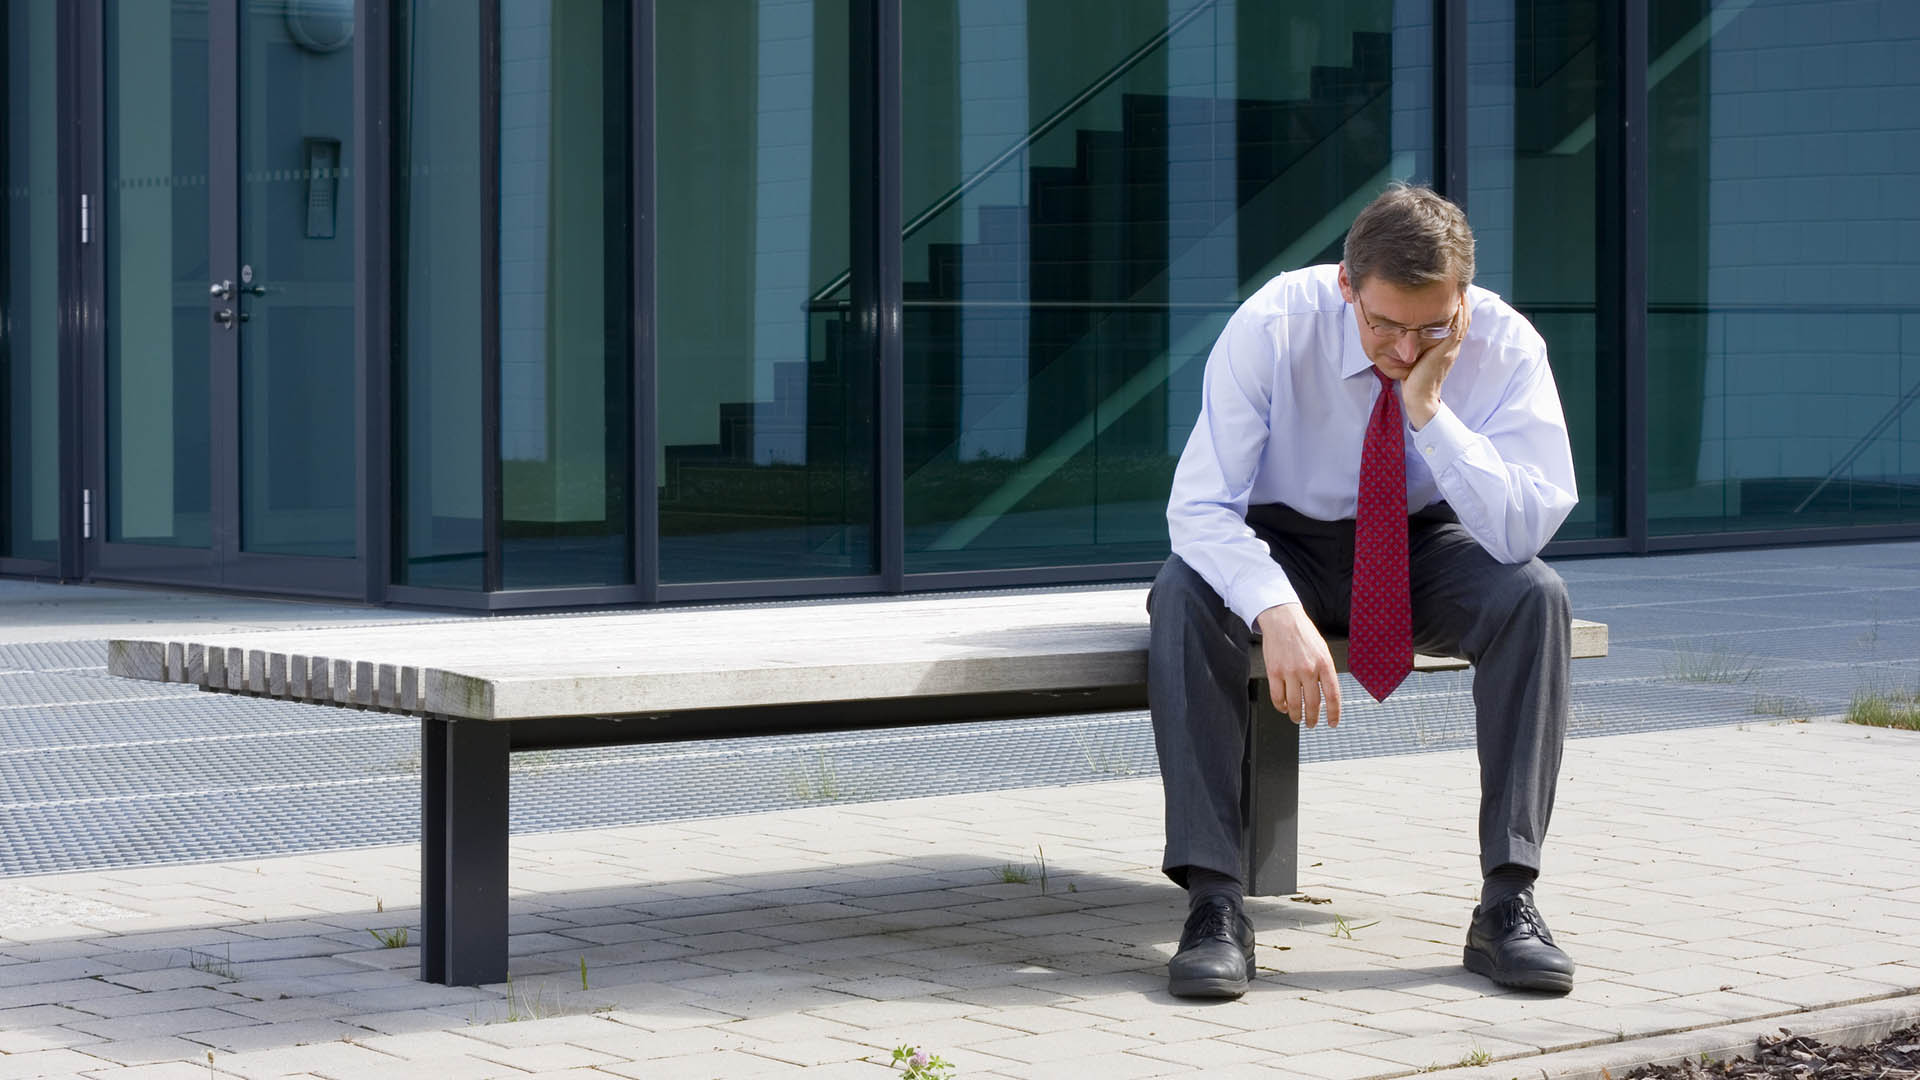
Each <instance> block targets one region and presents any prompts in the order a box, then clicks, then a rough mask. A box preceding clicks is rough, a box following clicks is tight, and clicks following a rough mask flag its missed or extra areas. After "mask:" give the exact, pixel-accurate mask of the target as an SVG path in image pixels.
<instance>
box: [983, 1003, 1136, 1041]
mask: <svg viewBox="0 0 1920 1080" xmlns="http://www.w3.org/2000/svg"><path fill="white" fill-rule="evenodd" d="M967 1017H968V1018H969V1019H973V1020H978V1021H980V1022H982V1023H989V1024H993V1025H995V1026H998V1027H1003V1028H1011V1029H1013V1030H1014V1031H1016V1032H1024V1033H1026V1034H1028V1035H1044V1034H1047V1033H1049V1032H1054V1031H1080V1030H1086V1029H1089V1028H1097V1027H1102V1026H1104V1025H1106V1024H1109V1023H1111V1022H1112V1021H1111V1019H1110V1018H1108V1017H1103V1016H1096V1015H1094V1014H1092V1013H1087V1012H1080V1011H1077V1010H1075V1009H1072V1008H1069V1007H1065V1006H1026V1007H1015V1008H994V1009H982V1010H978V1011H974V1012H969V1013H968V1014H967Z"/></svg>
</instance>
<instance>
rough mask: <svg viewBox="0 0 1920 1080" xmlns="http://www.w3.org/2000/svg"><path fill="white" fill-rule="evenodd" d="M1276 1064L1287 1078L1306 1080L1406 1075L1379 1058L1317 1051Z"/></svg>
mask: <svg viewBox="0 0 1920 1080" xmlns="http://www.w3.org/2000/svg"><path fill="white" fill-rule="evenodd" d="M1276 1064H1277V1065H1278V1066H1280V1067H1282V1068H1284V1069H1285V1071H1286V1073H1287V1074H1291V1075H1294V1076H1300V1077H1307V1078H1309V1080H1366V1078H1368V1077H1375V1076H1393V1075H1399V1074H1403V1073H1406V1072H1408V1071H1409V1070H1408V1069H1406V1068H1405V1067H1404V1066H1401V1065H1397V1064H1394V1063H1392V1062H1389V1061H1386V1060H1384V1059H1382V1058H1376V1057H1367V1056H1365V1055H1363V1054H1356V1053H1354V1052H1353V1051H1351V1050H1317V1051H1313V1052H1311V1053H1306V1054H1295V1055H1291V1056H1289V1057H1287V1058H1286V1059H1285V1060H1284V1061H1282V1062H1278V1063H1276ZM1276 1075H1279V1074H1276Z"/></svg>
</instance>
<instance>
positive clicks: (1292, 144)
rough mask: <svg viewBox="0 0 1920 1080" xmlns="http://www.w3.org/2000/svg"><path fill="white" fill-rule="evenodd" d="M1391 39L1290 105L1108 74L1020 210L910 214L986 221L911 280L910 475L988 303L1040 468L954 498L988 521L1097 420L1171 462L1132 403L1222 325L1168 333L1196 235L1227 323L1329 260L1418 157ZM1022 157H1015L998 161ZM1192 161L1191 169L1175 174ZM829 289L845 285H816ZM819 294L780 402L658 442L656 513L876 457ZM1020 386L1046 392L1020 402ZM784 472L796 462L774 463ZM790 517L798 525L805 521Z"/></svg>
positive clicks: (859, 382) (941, 442)
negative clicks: (1062, 154)
mask: <svg viewBox="0 0 1920 1080" xmlns="http://www.w3.org/2000/svg"><path fill="white" fill-rule="evenodd" d="M1391 47H1392V38H1391V35H1389V34H1384V33H1356V34H1355V35H1353V54H1352V62H1351V64H1350V65H1349V66H1346V67H1331V66H1323V67H1316V68H1315V69H1314V70H1313V72H1312V73H1311V78H1310V83H1309V85H1310V95H1309V96H1308V97H1307V98H1306V99H1303V100H1298V101H1267V100H1251V99H1241V100H1233V99H1214V98H1203V97H1189V96H1180V95H1165V94H1140V93H1127V94H1124V95H1122V94H1119V93H1118V91H1117V88H1116V89H1115V91H1113V97H1108V98H1107V99H1106V100H1109V101H1111V100H1113V99H1114V97H1117V99H1118V103H1119V109H1118V114H1119V116H1120V117H1121V120H1122V123H1121V127H1120V130H1117V131H1116V130H1102V129H1085V128H1083V129H1078V130H1073V131H1072V132H1071V134H1072V143H1071V145H1072V146H1073V148H1074V153H1073V160H1072V163H1071V164H1060V165H1033V166H1031V167H1030V168H1029V169H1028V171H1027V203H1026V205H974V204H971V203H969V202H967V201H965V200H962V199H956V198H952V197H951V196H950V197H949V199H950V202H949V205H947V206H945V207H944V209H942V210H941V211H940V212H939V213H936V214H934V215H932V216H931V217H925V216H923V219H921V220H917V223H916V226H915V228H916V229H917V228H918V227H920V226H925V225H932V224H934V223H937V222H942V221H943V220H944V221H945V222H946V224H947V228H946V229H945V231H946V232H947V233H948V234H952V233H966V232H969V231H971V232H972V233H973V238H972V239H971V240H968V241H966V242H945V241H936V242H933V243H930V244H928V245H927V246H926V259H927V262H926V268H925V277H924V279H922V280H918V281H915V280H909V281H907V282H905V283H904V290H903V293H904V300H905V306H906V328H905V329H906V333H905V337H906V347H907V350H908V354H907V357H906V363H905V367H906V375H907V379H908V383H907V386H906V401H907V409H908V415H907V416H906V417H905V429H906V430H905V458H906V462H907V467H908V470H909V472H910V474H911V473H914V472H916V471H924V470H927V469H929V468H933V469H939V468H941V467H942V466H943V465H945V464H949V463H953V462H955V461H957V460H958V458H959V456H960V447H961V444H962V440H963V439H964V438H965V436H966V434H967V431H966V430H965V429H966V426H967V424H968V422H969V421H968V420H966V419H963V416H962V395H963V394H964V393H965V392H966V390H967V388H966V386H965V385H964V381H965V380H964V378H963V372H962V370H961V365H962V357H961V355H960V352H961V350H962V349H963V348H977V347H979V343H980V342H981V341H982V340H983V339H986V340H991V338H992V335H991V333H990V332H989V333H985V334H983V332H982V325H983V321H984V322H985V323H987V324H990V323H991V321H992V313H993V312H995V311H1004V312H1006V313H1007V314H1008V315H1009V316H1010V317H1011V318H1010V322H1009V324H1010V325H1011V326H1017V327H1018V331H1017V332H1018V333H1019V335H1020V340H1019V341H1018V342H1014V343H1011V344H1012V345H1014V346H1015V347H1016V349H1017V353H1018V354H1021V355H1024V359H1025V364H1026V370H1025V372H1024V381H1025V382H1026V384H1027V386H1028V387H1029V393H1028V394H1027V395H1024V396H1022V397H1021V399H1020V401H1021V405H1020V407H1019V410H1018V411H1019V412H1020V414H1021V415H1019V416H1017V417H1011V418H1008V417H1001V418H991V417H989V418H986V419H985V421H984V422H987V423H1011V424H1013V425H1016V426H1018V427H1019V428H1021V429H1022V437H1021V438H1020V439H1018V440H1017V442H1018V443H1019V444H1020V445H1021V446H1023V447H1024V448H1025V455H1024V459H1025V460H1024V462H1023V463H1022V464H1020V465H1019V466H1018V468H1020V469H1025V470H1026V471H1027V472H1028V473H1031V474H1033V475H1031V476H1029V477H1027V478H1026V479H1025V480H1023V479H1021V477H1020V476H1019V475H1018V472H1017V470H1016V473H1015V475H1013V476H1011V477H1009V476H1008V475H1007V474H1006V471H1005V470H1004V469H1003V470H1000V472H999V474H998V479H997V480H993V481H992V484H993V486H994V487H997V488H999V489H1001V490H1000V494H999V497H998V498H996V497H994V496H995V492H994V491H993V490H986V491H980V492H976V493H974V495H973V496H972V497H968V496H966V495H965V494H964V493H961V492H956V493H955V494H956V495H961V497H962V501H963V502H965V506H964V507H963V508H962V510H963V511H965V510H975V511H976V512H977V511H986V512H987V514H988V516H989V517H992V516H997V514H998V513H999V512H1003V511H1004V509H1005V508H1004V507H1003V508H1001V509H1000V510H997V511H996V510H994V509H993V507H992V505H991V504H992V503H996V502H1002V501H1004V502H1006V503H1007V506H1009V507H1010V506H1011V505H1012V504H1013V503H1014V502H1018V501H1019V499H1020V498H1021V497H1022V496H1023V495H1025V494H1026V493H1028V492H1031V491H1032V490H1033V488H1034V487H1035V486H1037V485H1038V483H1039V481H1040V480H1041V479H1044V476H1045V475H1046V474H1051V472H1052V471H1053V470H1055V469H1057V468H1059V467H1060V465H1061V464H1063V463H1064V461H1065V460H1066V459H1067V458H1070V457H1072V456H1073V454H1074V453H1077V452H1078V451H1079V450H1080V449H1082V448H1084V447H1085V446H1086V445H1087V444H1089V443H1091V442H1092V441H1093V438H1094V436H1095V434H1098V436H1099V438H1100V444H1101V448H1102V450H1103V451H1106V450H1109V449H1111V450H1114V451H1116V452H1121V453H1129V454H1136V455H1141V456H1145V457H1152V458H1164V457H1165V451H1166V445H1167V438H1168V436H1167V431H1166V426H1167V412H1168V410H1167V409H1165V408H1160V409H1142V410H1134V406H1136V405H1138V404H1139V403H1140V402H1141V401H1143V400H1145V399H1146V398H1147V397H1149V396H1151V395H1154V394H1161V395H1164V393H1165V383H1166V380H1167V375H1168V373H1169V372H1170V371H1171V370H1174V369H1176V368H1178V367H1179V366H1182V365H1184V363H1185V362H1186V361H1187V360H1189V359H1191V358H1192V357H1191V356H1189V355H1180V356H1178V358H1177V359H1175V360H1173V361H1172V362H1171V363H1170V357H1172V356H1173V355H1174V354H1175V353H1179V352H1182V351H1184V352H1187V353H1194V352H1197V353H1198V354H1200V355H1204V351H1205V347H1206V344H1207V343H1208V342H1210V341H1211V337H1212V335H1213V334H1214V333H1217V331H1218V325H1219V324H1218V322H1213V323H1209V324H1208V326H1207V328H1206V332H1205V334H1204V336H1205V337H1206V339H1207V340H1206V341H1205V342H1200V343H1198V345H1197V347H1196V343H1195V342H1194V341H1192V340H1188V338H1190V337H1192V335H1191V334H1188V335H1181V334H1177V333H1174V332H1173V328H1174V323H1173V320H1172V318H1171V317H1170V315H1169V312H1170V311H1171V310H1172V305H1170V304H1169V290H1170V284H1169V283H1170V278H1172V277H1173V276H1174V271H1175V268H1176V267H1177V266H1179V265H1180V260H1181V259H1182V257H1183V256H1187V255H1189V253H1190V252H1192V251H1193V249H1195V248H1197V247H1198V246H1199V245H1200V244H1202V243H1205V242H1208V241H1213V242H1214V244H1215V246H1216V248H1217V247H1218V244H1219V242H1220V241H1221V239H1222V238H1223V237H1224V238H1229V239H1230V241H1231V245H1232V248H1231V249H1232V250H1233V253H1234V254H1233V266H1232V269H1231V272H1230V274H1229V273H1222V274H1221V277H1222V278H1223V279H1224V278H1226V277H1228V276H1232V277H1235V278H1236V279H1237V281H1236V282H1235V283H1234V285H1233V286H1230V287H1226V288H1223V289H1222V294H1221V295H1219V296H1217V297H1215V298H1214V302H1213V303H1212V304H1211V305H1210V306H1211V307H1214V308H1217V309H1218V311H1219V312H1220V318H1221V319H1222V320H1223V319H1224V315H1225V313H1226V312H1229V311H1231V309H1232V306H1233V305H1234V304H1235V303H1236V302H1237V301H1238V299H1240V295H1237V293H1244V292H1245V291H1250V290H1251V289H1252V288H1255V287H1257V286H1258V285H1259V284H1261V283H1263V282H1264V281H1265V280H1266V278H1267V277H1268V276H1271V274H1273V273H1277V272H1278V271H1279V270H1282V269H1286V268H1289V267H1290V266H1294V265H1301V264H1304V263H1307V262H1312V261H1318V260H1319V259H1321V258H1324V257H1326V256H1328V255H1330V254H1331V255H1334V256H1335V257H1337V253H1335V252H1334V250H1333V248H1332V245H1333V244H1334V243H1335V242H1336V241H1337V240H1338V239H1339V237H1340V236H1341V235H1342V234H1343V233H1344V231H1345V224H1346V221H1347V220H1350V218H1351V215H1352V213H1353V212H1354V210H1356V209H1357V205H1356V202H1355V200H1356V198H1358V199H1359V200H1360V202H1362V203H1363V202H1364V199H1365V198H1367V197H1371V195H1372V194H1373V193H1374V192H1375V191H1376V190H1377V189H1378V187H1379V185H1380V184H1381V183H1383V182H1384V181H1385V180H1386V179H1388V178H1390V176H1394V175H1405V173H1406V172H1407V171H1408V169H1407V165H1408V163H1407V162H1406V161H1405V159H1404V158H1402V159H1398V160H1393V159H1390V154H1389V151H1388V149H1387V148H1388V147H1389V146H1390V143H1391V140H1390V135H1389V133H1390V130H1391V115H1390V111H1389V106H1390V93H1389V91H1390V88H1391V84H1392V75H1393V70H1392V56H1391ZM1090 101H1091V99H1089V101H1084V102H1082V103H1081V104H1082V105H1085V104H1089V103H1090ZM1056 126H1059V125H1058V124H1057V123H1054V122H1051V121H1050V122H1048V123H1046V124H1044V125H1042V127H1043V128H1045V129H1048V130H1051V129H1052V128H1054V127H1056ZM1038 130H1041V129H1039V128H1037V129H1036V131H1038ZM1030 138H1031V137H1030ZM1026 157H1027V154H1026V153H1019V154H1013V155H1011V156H1007V155H1003V156H1002V158H1000V159H997V161H998V162H999V164H998V165H997V166H996V167H1002V168H1004V167H1006V165H1008V164H1011V163H1015V162H1020V161H1023V160H1025V158H1026ZM1170 162H1171V163H1174V164H1173V165H1171V166H1170ZM1194 162H1199V163H1201V165H1202V170H1201V173H1200V175H1201V176H1203V177H1204V182H1205V184H1206V185H1207V186H1206V189H1205V190H1203V191H1200V192H1196V191H1194V190H1193V182H1192V179H1191V178H1192V176H1193V175H1194V172H1193V170H1192V169H1191V168H1190V167H1189V166H1190V163H1194ZM1181 163H1188V165H1182V164H1181ZM1179 168H1187V172H1186V173H1184V174H1180V175H1174V174H1173V173H1172V170H1173V169H1179ZM978 179H979V177H978V176H976V177H974V178H970V179H969V181H968V182H967V184H965V185H963V188H970V187H971V186H972V185H973V184H974V183H975V182H976V181H977V180H978ZM1176 185H1181V186H1180V188H1179V190H1178V191H1177V193H1176ZM1196 195H1201V196H1204V197H1198V198H1196ZM962 213H971V214H972V215H973V225H974V226H975V228H974V229H973V230H967V229H964V228H960V227H956V226H954V225H953V220H954V218H955V217H956V216H957V215H959V214H962ZM1176 219H1177V220H1176ZM1276 251H1278V252H1280V253H1281V256H1280V258H1278V259H1276V258H1275V254H1274V253H1275V252H1276ZM1283 260H1284V261H1283ZM829 291H834V292H837V291H839V290H837V289H835V290H823V293H825V292H829ZM813 308H814V318H813V320H812V323H813V329H812V341H811V342H810V359H809V361H807V362H806V363H804V364H803V363H801V362H798V361H795V362H791V363H784V364H780V365H778V366H777V367H776V375H775V380H774V383H775V385H774V394H773V397H772V399H771V400H768V401H760V402H741V403H728V404H725V405H722V406H721V424H720V435H719V439H718V441H717V442H716V443H713V444H708V445H676V446H668V447H666V448H665V467H666V468H665V476H664V478H663V479H664V485H665V486H664V489H663V491H662V493H661V496H662V508H663V510H672V511H674V512H677V513H681V514H686V513H696V514H697V513H699V512H700V511H701V510H702V509H704V508H709V507H710V508H711V510H712V512H713V513H715V514H720V515H724V514H725V513H726V512H727V510H728V508H729V506H731V507H733V508H738V507H740V506H741V505H742V500H743V499H744V500H747V504H749V505H753V506H756V507H765V508H773V507H790V508H793V509H794V510H796V511H800V510H801V508H803V507H805V506H806V505H807V500H806V498H805V494H804V492H805V490H806V489H808V488H810V487H811V488H813V489H814V490H815V492H816V494H818V492H819V488H820V486H821V485H820V484H819V483H818V481H814V482H810V481H809V480H808V479H807V478H806V477H805V476H804V475H802V474H805V473H808V472H817V471H821V470H825V471H830V472H832V473H834V474H836V475H837V474H839V473H841V471H842V470H843V469H845V468H846V466H847V465H848V463H849V462H850V461H854V462H857V461H859V460H861V459H862V458H863V457H864V455H865V454H866V453H868V452H869V451H868V450H867V449H866V447H867V446H868V445H870V439H871V430H872V428H871V423H872V415H871V410H872V404H871V401H872V399H871V394H870V389H869V387H870V383H871V376H870V374H868V373H867V372H866V371H865V368H866V364H865V363H864V358H862V363H860V364H856V365H853V366H852V367H853V369H855V370H853V371H849V368H848V365H846V364H845V363H843V358H842V352H843V347H842V346H843V342H845V341H847V340H850V339H851V326H850V325H849V323H848V321H847V310H846V307H845V305H844V303H841V302H838V301H836V300H822V301H817V302H816V303H815V304H814V305H813ZM963 320H966V321H967V323H968V325H967V334H966V335H965V336H964V338H963V335H962V333H961V332H960V330H961V325H962V321H963ZM1170 339H1171V340H1170ZM1170 345H1171V346H1173V348H1172V349H1171V350H1170V349H1169V346H1170ZM1027 400H1031V401H1033V402H1035V403H1036V407H1033V408H1027V407H1025V402H1026V401H1027ZM1129 410H1134V411H1133V412H1132V414H1131V415H1130V416H1127V417H1126V418H1125V419H1124V420H1121V419H1120V417H1121V415H1122V414H1126V413H1128V412H1129ZM972 422H973V423H974V424H975V425H976V426H977V425H978V423H980V422H982V418H980V417H974V418H972ZM1116 423H1118V426H1116ZM1096 427H1097V431H1096ZM863 443H864V445H863ZM769 447H774V448H778V449H776V450H774V451H773V452H772V453H769V449H768V448H769ZM788 448H791V452H790V453H788V452H784V451H787V450H788ZM756 451H757V453H758V459H759V462H760V464H759V465H756ZM849 451H851V452H850V453H849ZM855 467H856V469H858V468H859V467H858V466H855ZM861 471H864V470H861ZM782 472H790V473H793V474H794V475H792V476H789V477H788V478H786V479H785V480H775V479H774V478H773V477H771V476H767V475H766V474H768V473H782ZM749 473H758V474H761V475H760V477H759V478H758V479H749V477H748V475H747V474H749ZM991 475H992V473H991V471H989V472H988V474H987V475H983V476H982V479H983V480H986V479H989V477H990V476H991ZM909 482H910V483H912V481H911V479H910V481H909ZM769 485H771V487H769ZM861 486H862V487H864V485H861ZM965 486H970V485H965ZM763 489H764V493H762V490H763ZM776 489H777V490H776ZM862 494H863V495H864V492H862ZM1161 497H1164V493H1162V495H1161ZM983 499H984V500H985V502H983V501H982V500H983ZM941 501H943V502H944V501H945V500H941ZM834 502H835V503H836V505H834V506H833V508H832V509H831V510H827V509H826V508H824V507H823V510H824V511H825V512H826V514H827V518H828V519H831V520H835V521H846V520H848V519H847V518H846V517H844V516H841V514H842V512H843V511H842V508H841V507H840V506H839V505H838V500H834ZM761 516H762V517H764V514H762V515H761ZM960 516H961V514H960V513H949V514H947V515H945V517H946V520H949V521H952V520H954V519H955V518H957V517H960ZM794 523H795V524H804V523H805V522H804V521H803V520H802V517H801V516H796V517H795V519H794ZM984 527H985V523H984V522H983V523H982V524H981V526H980V528H984ZM977 531H978V530H977V529H976V530H973V533H974V534H977ZM969 538H970V537H969ZM963 543H964V539H962V540H960V542H959V543H954V544H952V545H951V546H960V545H961V544H963ZM936 546H943V547H944V546H950V545H949V544H947V543H941V544H938V545H936Z"/></svg>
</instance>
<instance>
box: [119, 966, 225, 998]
mask: <svg viewBox="0 0 1920 1080" xmlns="http://www.w3.org/2000/svg"><path fill="white" fill-rule="evenodd" d="M107 981H108V982H111V983H114V984H115V985H118V986H124V987H127V988H128V989H130V990H142V991H146V992H147V993H155V992H158V991H162V990H182V989H185V988H187V987H192V986H217V985H220V984H223V983H229V982H232V981H233V980H231V979H228V978H226V977H225V976H223V975H215V974H214V973H213V972H211V971H199V970H197V969H194V968H190V967H177V968H149V969H147V970H144V971H121V972H116V973H114V974H112V975H109V976H107Z"/></svg>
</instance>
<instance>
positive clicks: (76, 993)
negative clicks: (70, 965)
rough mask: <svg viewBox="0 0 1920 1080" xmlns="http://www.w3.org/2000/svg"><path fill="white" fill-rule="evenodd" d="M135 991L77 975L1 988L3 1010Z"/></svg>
mask: <svg viewBox="0 0 1920 1080" xmlns="http://www.w3.org/2000/svg"><path fill="white" fill-rule="evenodd" d="M125 994H134V992H132V990H129V988H125V986H113V984H111V982H106V980H100V978H77V980H69V982H33V984H27V986H10V988H6V990H0V1011H6V1009H17V1007H21V1005H79V1003H83V1001H98V999H102V997H119V995H125Z"/></svg>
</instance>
